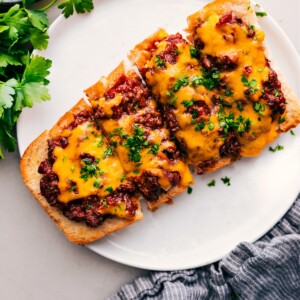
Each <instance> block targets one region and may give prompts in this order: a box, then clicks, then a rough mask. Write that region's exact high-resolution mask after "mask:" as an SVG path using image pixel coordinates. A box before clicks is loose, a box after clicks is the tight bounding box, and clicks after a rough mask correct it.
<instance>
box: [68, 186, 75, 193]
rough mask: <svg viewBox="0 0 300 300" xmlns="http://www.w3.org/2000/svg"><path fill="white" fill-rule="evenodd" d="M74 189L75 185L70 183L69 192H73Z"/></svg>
mask: <svg viewBox="0 0 300 300" xmlns="http://www.w3.org/2000/svg"><path fill="white" fill-rule="evenodd" d="M75 190H76V185H72V186H71V187H70V188H69V190H68V191H69V192H70V193H71V192H74V191H75Z"/></svg>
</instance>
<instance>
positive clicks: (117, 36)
mask: <svg viewBox="0 0 300 300" xmlns="http://www.w3.org/2000/svg"><path fill="white" fill-rule="evenodd" d="M205 2H207V1H199V0H189V1H186V0H177V1H174V0H155V1H154V0H152V1H149V0H126V1H125V0H123V1H120V0H102V1H95V9H94V11H93V12H92V13H91V14H89V15H81V16H73V17H72V18H70V19H68V20H65V19H64V18H63V17H60V18H58V19H57V20H56V21H55V23H54V24H53V25H52V27H51V30H50V36H51V39H50V44H49V47H48V49H47V50H46V51H44V52H43V55H44V56H46V57H48V58H50V59H52V60H53V67H52V69H51V76H50V80H51V84H50V86H49V89H50V93H51V96H52V100H51V101H50V102H48V103H43V104H39V105H37V104H36V105H35V106H34V107H33V108H32V109H28V110H24V112H23V113H22V115H21V118H20V120H19V122H18V128H17V129H18V142H19V147H20V152H21V153H23V152H24V150H25V148H26V147H27V146H28V145H29V144H30V142H31V141H32V140H33V139H34V138H36V137H37V136H38V134H39V133H41V132H42V131H43V130H44V129H47V128H51V127H52V125H53V124H54V123H55V122H56V120H57V119H58V118H59V117H60V116H61V115H62V114H63V113H64V112H65V111H66V110H68V109H69V108H70V107H71V106H72V105H73V104H75V102H76V101H77V100H78V99H79V98H80V97H82V96H83V92H82V91H83V90H84V89H85V88H87V87H89V86H90V85H91V84H93V83H94V82H95V81H97V79H98V78H99V77H100V76H101V75H106V74H108V73H109V72H110V71H111V70H112V69H113V68H114V67H115V66H116V65H117V64H118V63H119V62H120V61H121V60H122V59H123V58H124V57H125V55H126V53H127V52H128V51H129V50H130V49H131V48H132V47H133V46H134V45H135V44H136V43H137V42H140V41H141V40H142V39H143V38H145V37H146V36H147V35H149V34H151V33H152V32H153V31H154V30H156V29H157V28H158V27H159V26H162V27H166V28H167V29H168V30H169V32H173V33H175V32H177V31H179V30H181V29H183V28H185V26H186V23H185V18H186V16H188V15H189V14H190V13H192V12H194V11H196V10H198V9H199V8H200V7H201V6H202V5H203V4H204V3H205ZM260 22H261V25H262V27H263V29H264V30H265V32H266V34H267V37H268V45H269V48H270V49H271V52H272V53H273V60H274V61H275V60H276V62H277V63H278V64H279V66H280V67H281V68H282V70H283V72H284V73H285V74H286V76H287V78H288V80H289V82H290V83H291V85H292V86H293V87H294V88H296V87H297V81H298V82H299V78H300V63H299V59H298V57H297V54H296V51H295V50H294V48H293V46H292V45H291V43H290V42H289V41H288V39H287V37H286V36H285V34H284V33H283V32H282V31H281V30H280V28H279V27H278V26H277V25H276V23H275V22H274V21H273V20H272V19H271V18H270V17H267V18H263V19H262V20H261V21H260ZM296 134H298V135H299V134H300V132H299V130H296ZM277 142H278V143H280V144H282V145H284V146H285V149H284V151H280V152H276V153H271V152H269V151H268V149H266V150H265V151H264V152H263V153H262V155H260V156H259V157H257V158H252V159H242V160H241V161H239V162H236V163H234V164H233V165H231V166H229V167H226V168H224V169H222V170H220V171H218V172H215V173H214V174H211V175H207V176H203V177H196V178H195V185H194V187H193V188H194V190H193V193H192V194H191V195H187V194H186V193H184V194H182V195H181V196H178V197H176V198H175V199H174V202H175V203H174V205H165V206H163V207H161V208H160V209H159V210H158V211H156V212H155V213H150V212H148V211H147V210H146V209H144V212H145V217H144V220H143V221H141V222H138V223H136V224H134V225H132V226H130V227H128V228H127V229H125V230H122V231H120V232H117V233H114V234H111V235H110V236H108V237H106V238H104V239H102V240H100V241H97V242H94V243H92V244H90V245H87V247H88V248H90V249H92V250H93V251H95V252H96V253H99V254H101V255H103V256H106V257H108V258H110V259H112V260H115V261H118V262H121V263H124V264H127V265H131V266H136V267H140V268H145V269H152V270H177V269H185V268H192V267H198V266H202V265H205V264H208V263H211V262H214V261H217V260H219V259H220V258H222V257H223V256H224V255H226V254H227V253H228V252H229V251H230V250H231V249H233V248H234V247H235V246H236V245H237V244H238V243H239V242H242V241H249V242H253V241H255V240H256V239H258V238H259V237H261V236H262V235H263V234H264V233H266V232H267V231H268V230H269V229H270V228H271V227H272V226H273V225H274V224H275V223H276V222H277V221H278V220H279V219H280V218H281V217H282V216H283V215H284V213H285V212H286V211H287V210H288V208H289V207H290V206H291V204H292V203H293V201H294V200H295V198H296V196H297V193H298V192H299V185H300V184H299V178H300V155H299V153H300V140H299V138H297V137H293V136H291V135H290V134H289V133H288V134H285V135H283V136H282V137H280V138H279V139H278V141H277ZM277 142H276V143H275V144H277ZM224 176H229V177H230V178H231V182H232V184H231V186H230V187H227V186H225V185H224V184H223V183H222V182H221V181H220V178H221V177H224ZM211 179H216V180H217V184H216V187H214V188H209V187H208V186H207V183H208V182H209V181H210V180H211Z"/></svg>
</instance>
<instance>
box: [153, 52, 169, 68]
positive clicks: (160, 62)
mask: <svg viewBox="0 0 300 300" xmlns="http://www.w3.org/2000/svg"><path fill="white" fill-rule="evenodd" d="M154 62H155V63H156V66H157V67H158V68H163V67H165V66H166V62H165V61H164V60H163V59H162V58H161V56H160V55H157V56H156V57H155V60H154Z"/></svg>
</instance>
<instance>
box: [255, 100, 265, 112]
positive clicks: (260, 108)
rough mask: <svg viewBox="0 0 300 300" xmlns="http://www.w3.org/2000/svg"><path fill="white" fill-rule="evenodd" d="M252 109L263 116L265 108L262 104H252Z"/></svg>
mask: <svg viewBox="0 0 300 300" xmlns="http://www.w3.org/2000/svg"><path fill="white" fill-rule="evenodd" d="M253 109H254V110H255V111H256V112H257V113H258V114H260V115H263V114H264V111H265V110H266V107H265V105H264V104H261V103H259V102H254V103H253Z"/></svg>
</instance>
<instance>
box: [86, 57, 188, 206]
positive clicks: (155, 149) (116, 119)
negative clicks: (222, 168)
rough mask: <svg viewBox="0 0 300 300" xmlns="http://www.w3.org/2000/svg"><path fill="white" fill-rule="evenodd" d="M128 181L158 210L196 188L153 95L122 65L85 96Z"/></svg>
mask: <svg viewBox="0 0 300 300" xmlns="http://www.w3.org/2000/svg"><path fill="white" fill-rule="evenodd" d="M86 94H87V96H88V98H89V101H90V102H91V104H92V106H93V109H94V111H95V118H96V119H97V120H98V121H99V123H100V124H101V126H102V127H103V129H104V131H105V133H106V135H107V136H108V138H109V140H110V144H111V145H112V149H113V150H114V151H116V153H117V154H118V156H119V158H120V161H121V164H122V166H123V168H124V170H125V172H126V176H127V178H128V179H129V180H130V181H131V182H133V183H134V184H135V185H136V186H137V188H138V189H139V191H140V192H141V194H142V195H143V196H144V198H145V199H146V200H147V202H148V207H149V208H150V209H151V210H153V209H155V208H157V207H158V206H159V205H161V204H162V203H164V202H168V201H170V200H171V199H172V197H173V196H175V195H177V194H179V193H181V192H182V191H184V190H185V189H186V188H187V187H188V186H189V185H190V184H192V183H193V178H192V175H191V173H190V170H189V168H188V166H187V164H185V163H184V162H183V161H182V159H181V158H180V152H179V150H178V149H177V147H176V145H175V143H174V142H173V141H172V140H171V138H170V133H169V130H168V129H167V128H165V127H164V124H163V121H162V117H161V114H160V111H159V110H158V107H157V104H156V101H155V100H154V99H153V96H152V93H151V91H150V90H149V89H148V88H147V87H146V86H145V85H144V84H143V83H142V81H141V79H140V77H139V76H138V75H137V74H136V73H135V72H134V71H133V70H131V69H126V65H125V64H124V63H121V64H120V65H119V66H118V67H117V68H116V69H115V70H114V71H113V72H112V73H111V74H110V75H109V76H108V77H107V78H105V77H104V78H102V79H101V80H100V81H99V82H97V83H96V84H94V85H93V86H92V87H90V88H89V89H87V90H86Z"/></svg>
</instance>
